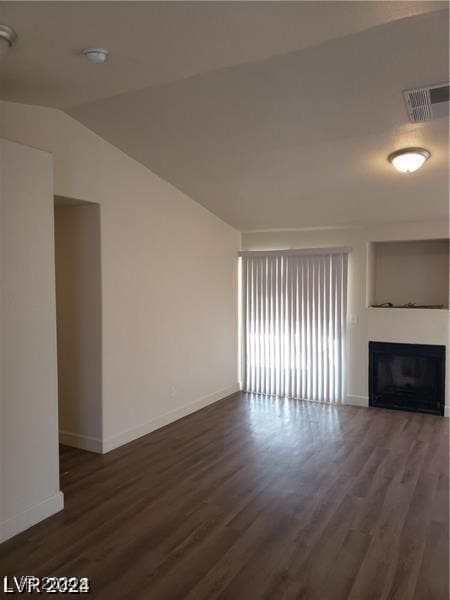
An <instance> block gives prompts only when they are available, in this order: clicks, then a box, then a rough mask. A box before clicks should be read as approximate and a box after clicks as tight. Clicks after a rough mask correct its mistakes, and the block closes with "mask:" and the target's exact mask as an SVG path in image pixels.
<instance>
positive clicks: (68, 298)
mask: <svg viewBox="0 0 450 600" xmlns="http://www.w3.org/2000/svg"><path fill="white" fill-rule="evenodd" d="M54 207H55V208H54V211H55V273H56V321H57V348H58V406H59V439H60V443H61V444H62V445H64V446H73V447H75V448H80V449H83V450H88V451H91V452H102V378H101V347H102V343H101V310H102V307H101V265H100V206H99V205H98V204H96V203H92V202H82V201H79V200H73V199H69V198H62V197H55V203H54Z"/></svg>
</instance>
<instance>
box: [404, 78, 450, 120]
mask: <svg viewBox="0 0 450 600" xmlns="http://www.w3.org/2000/svg"><path fill="white" fill-rule="evenodd" d="M403 97H404V99H405V103H406V110H407V111H408V116H409V120H410V121H411V122H412V123H417V122H421V121H431V119H438V118H439V117H446V116H448V114H449V84H448V83H440V84H437V85H428V86H426V87H421V88H416V89H414V90H405V91H404V92H403Z"/></svg>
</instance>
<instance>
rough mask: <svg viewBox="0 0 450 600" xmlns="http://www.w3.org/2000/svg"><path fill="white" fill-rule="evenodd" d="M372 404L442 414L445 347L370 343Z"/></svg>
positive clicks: (370, 399)
mask: <svg viewBox="0 0 450 600" xmlns="http://www.w3.org/2000/svg"><path fill="white" fill-rule="evenodd" d="M369 405H370V406H378V407H381V408H394V409H398V410H409V411H415V412H425V413H432V414H435V415H443V414H444V406H445V346H430V345H426V344H392V343H388V342H369Z"/></svg>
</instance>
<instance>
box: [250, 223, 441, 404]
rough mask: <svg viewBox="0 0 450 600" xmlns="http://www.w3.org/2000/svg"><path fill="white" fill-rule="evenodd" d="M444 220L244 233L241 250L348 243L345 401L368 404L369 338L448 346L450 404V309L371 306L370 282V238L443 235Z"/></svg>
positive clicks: (396, 238) (371, 281)
mask: <svg viewBox="0 0 450 600" xmlns="http://www.w3.org/2000/svg"><path fill="white" fill-rule="evenodd" d="M448 236H449V224H448V221H440V222H430V223H397V224H394V223H392V224H384V225H373V226H370V227H351V228H335V229H330V228H327V229H314V230H303V231H302V230H297V231H295V230H292V231H270V232H248V233H244V234H243V235H242V248H243V250H286V249H293V248H299V249H301V248H323V247H331V246H350V247H351V252H350V254H349V277H348V311H347V314H348V329H347V403H349V404H354V405H358V406H368V360H369V352H368V343H369V340H373V341H380V342H382V341H385V342H400V343H417V344H439V345H445V346H446V347H447V365H446V372H447V376H446V414H447V415H448V414H449V405H450V400H449V398H450V356H449V355H450V344H449V324H450V320H449V311H448V310H421V309H414V310H412V309H389V308H370V306H369V301H368V300H369V297H370V295H371V294H370V288H371V287H372V286H373V279H374V272H373V268H372V264H371V262H372V260H371V259H372V258H373V247H372V244H371V242H385V241H398V240H409V241H411V240H433V239H446V238H448Z"/></svg>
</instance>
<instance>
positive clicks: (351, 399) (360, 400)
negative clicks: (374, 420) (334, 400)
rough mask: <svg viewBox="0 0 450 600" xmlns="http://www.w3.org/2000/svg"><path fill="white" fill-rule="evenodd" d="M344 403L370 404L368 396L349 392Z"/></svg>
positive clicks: (353, 404) (365, 405) (352, 404)
mask: <svg viewBox="0 0 450 600" xmlns="http://www.w3.org/2000/svg"><path fill="white" fill-rule="evenodd" d="M344 404H350V405H351V406H364V407H365V408H367V407H368V406H369V398H368V396H358V395H357V394H348V395H347V399H346V400H345V402H344Z"/></svg>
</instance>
